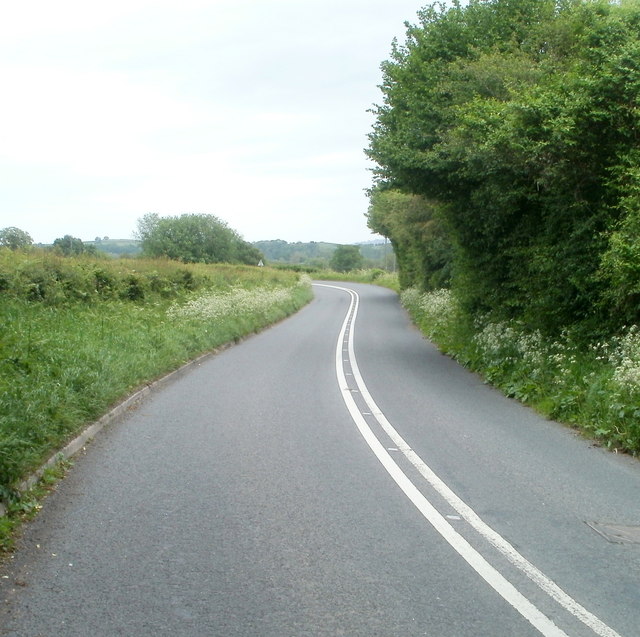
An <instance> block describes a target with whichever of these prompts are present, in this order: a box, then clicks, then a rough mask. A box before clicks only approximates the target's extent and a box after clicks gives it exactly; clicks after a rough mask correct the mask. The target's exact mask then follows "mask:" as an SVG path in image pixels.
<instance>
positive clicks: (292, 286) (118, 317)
mask: <svg viewBox="0 0 640 637" xmlns="http://www.w3.org/2000/svg"><path fill="white" fill-rule="evenodd" d="M0 298H1V303H0V326H1V327H0V330H1V332H0V501H3V502H4V503H5V504H8V510H9V511H10V512H11V511H14V509H15V507H14V504H15V503H18V502H22V501H23V497H22V496H21V494H19V493H18V490H17V485H18V484H19V483H20V482H21V481H22V480H23V479H24V478H25V477H26V476H27V475H28V474H30V473H31V472H33V471H34V470H35V469H37V468H38V467H39V466H40V465H41V464H42V463H43V461H45V460H46V459H47V458H49V457H50V456H51V455H53V454H54V453H55V452H56V451H57V450H59V449H60V448H62V447H63V446H64V445H65V444H66V443H67V442H68V441H69V440H70V439H72V438H73V437H75V436H76V435H77V434H78V433H79V431H81V430H82V429H83V428H84V427H85V426H86V425H87V424H88V423H90V422H92V421H94V420H96V419H98V418H99V417H100V416H102V415H103V414H104V413H105V412H107V411H108V410H109V408H110V407H111V406H112V405H114V404H115V403H117V402H119V401H120V400H122V398H124V397H125V396H127V395H128V394H130V393H131V392H133V391H134V390H135V389H136V388H138V387H140V386H143V385H144V384H146V383H148V382H150V381H152V380H154V379H156V378H158V377H160V376H162V375H164V374H166V373H167V372H169V371H172V370H174V369H177V368H178V367H180V366H181V365H182V364H184V363H185V362H187V361H189V360H191V359H193V358H195V357H196V356H198V355H200V354H202V353H204V352H207V351H210V350H212V349H215V348H217V347H219V346H221V345H223V344H225V343H228V342H232V341H236V340H239V339H241V338H243V337H245V336H247V335H249V334H251V333H254V332H257V331H259V330H261V329H263V328H264V327H266V326H268V325H271V324H273V323H275V322H277V321H279V320H281V319H282V318H284V317H286V316H288V315H289V314H292V313H293V312H295V311H296V310H298V309H300V308H301V307H302V306H303V305H304V304H306V303H307V302H308V301H309V300H310V299H311V298H312V291H311V286H310V279H309V277H307V276H304V275H303V276H299V275H298V274H296V273H292V272H278V271H272V270H270V269H269V268H250V267H242V266H201V265H194V266H185V265H184V264H177V263H171V262H166V261H142V260H131V261H118V262H113V261H107V260H105V261H95V260H94V261H92V260H79V259H61V258H59V257H52V256H50V255H47V254H42V255H38V254H34V253H27V254H16V253H9V252H8V251H0ZM12 507H14V509H12ZM14 512H15V511H14ZM10 517H11V516H10ZM13 517H15V516H13ZM6 525H9V526H11V522H10V521H7V520H4V521H2V522H1V523H0V535H1V534H2V532H3V531H2V529H3V528H4V526H6Z"/></svg>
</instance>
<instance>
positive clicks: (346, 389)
mask: <svg viewBox="0 0 640 637" xmlns="http://www.w3.org/2000/svg"><path fill="white" fill-rule="evenodd" d="M314 285H317V286H321V287H328V288H333V289H337V290H341V291H343V292H346V293H347V294H349V295H350V297H351V303H350V305H349V309H348V311H347V314H346V316H345V319H344V322H343V324H342V327H341V330H340V334H339V336H338V341H337V346H336V355H335V364H336V376H337V379H338V384H339V387H340V392H341V394H342V397H343V399H344V402H345V404H346V406H347V409H348V410H349V413H350V415H351V418H352V419H353V421H354V423H355V424H356V426H357V428H358V430H359V431H360V433H361V435H362V436H363V438H364V439H365V441H366V442H367V444H368V445H369V447H370V448H371V450H372V451H373V453H374V454H375V456H376V457H377V459H378V460H379V461H380V463H381V464H382V465H383V466H384V468H385V469H386V471H387V472H388V473H389V475H390V476H391V477H392V478H393V480H394V481H395V482H396V484H397V485H398V486H399V487H400V488H401V489H402V491H403V492H404V493H405V495H406V496H407V497H408V498H409V500H410V501H411V502H412V503H413V504H414V505H415V506H416V508H417V509H418V510H419V511H420V513H421V514H422V515H423V516H424V517H425V519H426V520H427V521H428V522H429V523H430V524H431V525H432V526H433V527H434V528H435V529H436V531H438V533H440V535H441V536H442V537H443V538H444V539H445V540H446V541H447V542H448V543H449V544H450V545H451V547H452V548H453V549H454V550H455V551H456V552H457V553H458V554H459V555H460V556H461V557H462V558H463V559H464V560H465V561H466V562H467V563H468V564H469V565H470V566H471V567H472V568H473V569H474V570H475V571H476V572H477V573H478V574H479V575H480V576H481V577H482V578H483V579H484V580H485V581H486V582H487V583H488V584H489V585H490V586H491V587H492V588H493V589H494V590H495V591H496V592H497V593H498V594H499V595H501V596H502V597H503V599H505V601H507V602H508V603H509V604H510V605H511V606H513V608H515V609H516V610H517V611H518V612H519V613H520V614H521V615H522V616H523V617H524V618H525V619H527V620H528V621H529V622H530V623H531V624H532V625H533V626H534V627H535V628H536V629H537V630H538V631H539V632H540V633H541V634H542V635H544V636H545V637H563V636H564V637H567V634H566V633H565V632H564V631H563V630H562V629H561V628H559V627H558V626H557V625H556V624H554V623H553V622H552V621H551V620H550V619H549V618H548V617H546V616H545V615H544V614H543V613H542V612H541V611H540V610H539V609H538V608H537V607H536V606H535V605H534V604H533V603H532V602H530V601H529V600H528V599H527V598H526V597H525V596H524V595H523V594H522V593H521V592H520V591H518V589H517V588H516V587H515V586H514V585H513V584H512V583H511V582H509V581H508V580H507V579H506V578H505V577H504V576H503V575H502V574H501V573H500V572H499V571H497V570H496V569H495V568H494V567H493V566H492V565H491V564H489V562H488V561H487V560H486V559H485V558H484V557H483V556H482V555H481V554H480V553H478V551H476V549H474V548H473V547H472V546H471V545H470V544H469V543H468V542H467V540H465V539H464V538H463V537H462V536H461V535H460V534H459V533H458V532H457V531H456V530H455V529H454V528H453V527H452V526H451V525H450V524H449V522H447V520H446V519H445V517H444V516H443V515H442V514H440V513H439V512H438V511H437V509H436V508H435V507H434V506H433V504H431V502H429V500H428V499H427V498H426V497H425V496H424V495H423V494H422V493H421V492H420V491H419V489H418V488H417V487H416V486H415V485H414V484H413V482H412V481H411V480H410V479H409V477H408V476H407V475H406V474H405V473H404V472H403V471H402V469H401V468H400V466H399V465H398V464H397V463H396V462H395V461H394V460H393V458H392V457H391V455H390V454H389V452H388V451H387V450H386V449H385V447H384V446H383V445H382V443H381V442H380V441H379V440H378V438H377V437H376V435H375V434H374V432H373V431H372V429H371V427H370V426H369V424H368V423H367V420H366V416H372V417H373V418H375V420H376V421H377V422H378V424H379V425H380V426H381V427H382V428H383V430H384V431H385V433H386V434H387V435H388V436H389V438H390V439H391V440H392V441H393V443H394V444H395V445H396V448H397V449H398V451H400V452H402V453H403V454H404V456H405V457H406V458H407V459H408V460H409V462H410V463H411V464H412V465H413V466H414V467H415V468H416V469H417V470H418V471H419V472H420V474H421V475H422V476H423V477H424V478H425V479H426V480H427V482H428V483H429V484H430V485H431V486H432V487H433V488H434V489H435V490H436V491H437V492H438V493H439V494H440V495H441V496H442V497H444V498H445V500H446V501H447V502H448V503H449V504H450V505H451V506H452V507H453V508H454V510H456V511H457V512H458V513H459V515H460V516H461V517H462V518H463V519H464V520H465V521H467V522H468V523H469V524H470V526H471V527H472V528H473V529H474V530H475V531H476V532H477V533H479V534H480V535H481V536H482V537H483V538H484V539H485V540H487V541H488V542H489V543H490V544H491V545H492V546H493V547H494V548H496V549H497V550H498V551H499V552H500V553H501V554H502V555H504V556H505V557H506V558H507V559H508V560H509V562H510V563H511V564H513V565H514V566H515V567H516V568H518V569H519V570H520V571H522V572H523V573H524V574H525V575H526V576H527V577H528V578H529V579H531V580H532V581H533V582H534V583H535V584H536V585H537V586H539V587H540V589H542V590H543V591H544V592H545V593H547V594H548V595H549V596H550V597H551V598H552V599H553V600H555V601H556V602H557V603H558V604H560V606H562V607H563V608H564V609H565V610H566V611H568V612H569V613H571V614H572V615H573V616H574V617H576V618H577V619H579V620H580V621H581V622H582V623H583V624H584V625H586V626H587V627H588V628H590V629H591V630H592V631H593V632H594V633H595V634H596V635H599V637H621V636H620V635H619V634H618V633H617V632H616V631H615V630H613V629H612V628H611V627H610V626H608V625H607V624H605V623H604V622H602V621H601V620H600V619H599V618H598V617H596V616H595V615H593V614H592V613H591V612H589V611H588V610H587V609H586V608H584V607H583V606H582V605H581V604H579V603H578V602H577V601H576V600H574V599H573V598H572V597H571V596H570V595H568V594H567V593H566V592H565V591H563V590H562V589H561V588H560V587H559V586H558V585H557V584H556V583H555V582H553V580H551V579H550V578H549V577H547V576H546V575H545V574H544V573H542V572H541V571H540V570H539V569H538V568H537V567H535V566H534V565H533V564H531V562H529V561H528V560H527V559H526V558H524V557H523V556H522V555H521V554H520V553H518V551H516V549H515V548H514V547H513V546H511V544H509V542H507V541H506V540H505V539H504V538H503V537H502V536H501V535H499V534H498V533H497V532H496V531H494V530H493V529H492V528H491V527H489V526H488V525H487V524H486V523H485V522H484V521H483V520H482V519H481V518H480V517H479V516H478V515H477V514H476V513H475V512H474V511H473V509H472V508H471V507H469V506H468V505H467V504H466V503H465V502H464V501H463V500H461V499H460V498H459V497H458V496H457V495H456V494H455V493H454V492H453V491H452V490H451V489H450V488H449V487H448V486H447V485H446V484H445V483H444V482H443V481H442V480H441V479H440V478H439V477H438V476H437V475H436V474H435V473H434V472H433V471H432V470H431V469H430V468H429V466H428V465H427V464H426V463H425V462H424V461H423V460H422V459H421V458H420V457H419V456H418V454H416V453H415V452H414V451H413V450H412V449H411V448H410V447H409V445H408V444H407V443H406V442H405V440H404V439H403V438H402V437H401V436H400V434H399V433H398V432H397V431H396V429H395V428H394V427H393V426H392V425H391V423H390V422H389V421H388V420H387V418H386V417H385V415H384V414H383V412H382V411H381V410H380V408H379V407H378V406H377V404H376V403H375V401H374V399H373V397H372V396H371V394H370V392H369V390H368V389H367V386H366V384H365V382H364V380H363V378H362V375H361V374H360V370H359V368H358V363H357V359H356V355H355V347H354V334H355V322H356V317H357V314H358V306H359V296H358V293H357V292H356V291H355V290H353V289H351V288H347V287H342V286H336V285H328V284H323V283H314ZM347 375H349V376H350V377H352V378H353V383H354V384H355V386H354V385H353V384H352V385H351V386H350V384H349V382H348V380H347ZM354 392H357V393H359V394H360V395H361V396H362V398H363V401H364V404H365V405H366V408H367V410H368V411H366V412H365V411H363V409H362V408H361V407H360V406H358V404H357V402H356V400H355V399H354Z"/></svg>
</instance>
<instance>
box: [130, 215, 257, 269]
mask: <svg viewBox="0 0 640 637" xmlns="http://www.w3.org/2000/svg"><path fill="white" fill-rule="evenodd" d="M137 235H138V238H139V239H140V240H141V242H142V250H143V253H144V254H145V255H147V256H150V257H167V258H169V259H175V260H178V261H183V262H185V263H246V264H248V265H257V264H258V262H259V261H260V259H262V258H263V257H262V254H261V253H260V251H259V250H257V249H256V248H254V247H253V246H252V245H251V244H250V243H247V242H246V241H244V240H243V239H242V238H241V237H240V235H239V234H238V233H237V232H236V231H235V230H232V229H231V228H229V226H228V225H227V224H226V223H225V222H224V221H222V220H220V219H218V217H215V216H214V215H206V214H183V215H180V216H174V217H160V216H159V215H157V214H155V213H149V214H147V215H145V216H144V217H142V218H141V219H139V220H138V232H137Z"/></svg>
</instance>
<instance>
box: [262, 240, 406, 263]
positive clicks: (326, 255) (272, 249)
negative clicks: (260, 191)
mask: <svg viewBox="0 0 640 637" xmlns="http://www.w3.org/2000/svg"><path fill="white" fill-rule="evenodd" d="M253 245H254V246H255V247H257V248H258V249H259V250H260V251H261V252H262V253H263V254H264V256H265V259H266V260H267V261H268V262H269V263H286V264H292V265H304V266H310V267H314V268H331V267H334V265H335V263H334V259H336V258H337V259H338V262H339V261H340V253H341V252H343V251H344V249H345V246H341V245H340V244H337V243H327V242H323V241H309V242H302V241H295V242H291V243H289V242H287V241H284V240H282V239H273V240H269V241H255V242H254V243H253ZM346 247H347V248H348V250H347V252H350V253H351V254H352V255H353V256H354V260H353V263H352V266H353V267H350V269H358V268H362V267H365V268H381V269H386V270H389V271H391V270H393V269H394V264H395V260H394V258H393V254H392V250H391V248H390V247H389V246H387V245H385V243H384V242H383V241H381V240H380V241H371V242H368V243H360V244H356V245H353V246H346ZM354 247H355V248H356V249H357V251H358V254H359V255H360V256H359V257H355V254H356V253H355V251H354V250H353V248H354ZM338 248H340V251H339V252H338V256H337V257H336V256H335V254H336V251H337V250H338ZM340 267H342V266H341V265H340Z"/></svg>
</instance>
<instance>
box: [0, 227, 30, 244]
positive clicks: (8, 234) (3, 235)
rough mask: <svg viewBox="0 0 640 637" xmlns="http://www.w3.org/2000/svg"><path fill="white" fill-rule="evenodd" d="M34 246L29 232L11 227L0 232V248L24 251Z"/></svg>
mask: <svg viewBox="0 0 640 637" xmlns="http://www.w3.org/2000/svg"><path fill="white" fill-rule="evenodd" d="M32 244H33V239H32V238H31V235H30V234H29V233H28V232H25V231H24V230H20V228H16V227H15V226H9V227H7V228H2V230H0V247H5V248H10V249H11V250H24V249H25V248H28V247H29V246H30V245H32Z"/></svg>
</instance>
